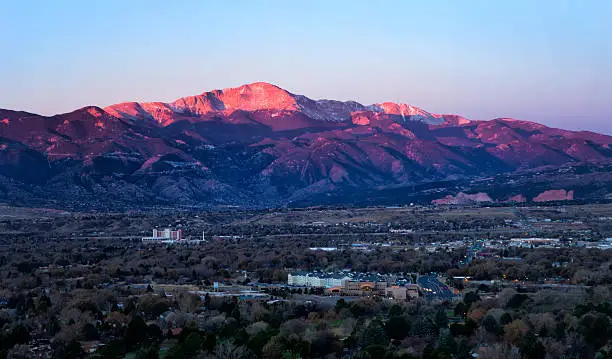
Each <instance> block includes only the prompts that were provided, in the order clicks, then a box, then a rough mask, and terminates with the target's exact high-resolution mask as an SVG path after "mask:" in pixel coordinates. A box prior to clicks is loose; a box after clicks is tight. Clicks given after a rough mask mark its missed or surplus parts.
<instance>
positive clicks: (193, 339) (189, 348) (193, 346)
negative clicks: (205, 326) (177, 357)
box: [183, 332, 202, 357]
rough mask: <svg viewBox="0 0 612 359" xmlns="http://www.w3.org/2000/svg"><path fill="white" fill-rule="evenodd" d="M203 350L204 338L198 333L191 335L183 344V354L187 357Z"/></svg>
mask: <svg viewBox="0 0 612 359" xmlns="http://www.w3.org/2000/svg"><path fill="white" fill-rule="evenodd" d="M201 348H202V338H201V337H200V334H198V333H196V332H192V333H190V334H189V335H188V336H187V338H186V339H185V342H183V352H184V354H185V356H186V357H192V356H194V355H196V354H197V353H198V352H199V351H200V349H201Z"/></svg>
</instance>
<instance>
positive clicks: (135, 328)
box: [123, 316, 147, 348]
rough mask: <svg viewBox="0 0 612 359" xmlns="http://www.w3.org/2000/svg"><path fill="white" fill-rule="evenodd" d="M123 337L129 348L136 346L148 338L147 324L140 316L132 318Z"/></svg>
mask: <svg viewBox="0 0 612 359" xmlns="http://www.w3.org/2000/svg"><path fill="white" fill-rule="evenodd" d="M123 337H124V339H125V344H126V345H127V347H128V348H134V347H136V346H137V345H138V344H140V343H142V342H144V341H145V340H146V339H147V324H146V323H145V321H144V320H143V319H142V318H141V317H139V316H136V317H134V318H132V320H131V321H130V323H129V324H128V326H127V328H126V330H125V334H124V336H123Z"/></svg>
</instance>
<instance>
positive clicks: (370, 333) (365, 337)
mask: <svg viewBox="0 0 612 359" xmlns="http://www.w3.org/2000/svg"><path fill="white" fill-rule="evenodd" d="M360 343H361V345H362V346H364V347H367V346H370V345H384V346H386V345H387V344H388V343H389V337H387V333H385V329H384V327H383V325H382V323H381V322H380V320H377V319H374V320H372V321H371V322H370V324H369V325H368V327H367V328H366V329H365V330H364V331H363V333H362V335H361V339H360Z"/></svg>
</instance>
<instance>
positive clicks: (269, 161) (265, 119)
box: [0, 83, 612, 209]
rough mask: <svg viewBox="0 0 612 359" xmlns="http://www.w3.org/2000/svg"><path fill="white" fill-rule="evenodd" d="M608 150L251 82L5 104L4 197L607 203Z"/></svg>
mask: <svg viewBox="0 0 612 359" xmlns="http://www.w3.org/2000/svg"><path fill="white" fill-rule="evenodd" d="M611 146H612V137H610V136H606V135H602V134H596V133H593V132H573V131H566V130H561V129H554V128H549V127H546V126H543V125H540V124H537V123H533V122H526V121H517V120H513V119H507V118H498V119H494V120H490V121H470V120H468V119H465V118H463V117H460V116H457V115H437V114H432V113H429V112H427V111H424V110H422V109H419V108H417V107H414V106H409V105H405V104H397V103H391V102H384V103H378V104H373V105H362V104H360V103H357V102H352V101H349V102H341V101H333V100H312V99H309V98H308V97H305V96H301V95H295V94H292V93H290V92H288V91H285V90H283V89H281V88H278V87H276V86H274V85H271V84H267V83H253V84H249V85H244V86H241V87H238V88H230V89H224V90H215V91H211V92H204V93H202V94H201V95H197V96H190V97H185V98H180V99H178V100H176V101H174V102H171V103H163V102H148V103H136V102H126V103H121V104H117V105H112V106H109V107H106V108H99V107H93V106H90V107H84V108H81V109H78V110H75V111H73V112H70V113H65V114H59V115H55V116H50V117H46V116H41V115H36V114H32V113H27V112H18V111H11V110H0V202H5V203H9V204H17V205H29V206H39V205H40V206H43V205H44V206H55V207H66V208H80V209H83V208H102V209H125V208H145V207H155V206H191V207H196V208H213V207H219V206H227V205H230V206H241V207H275V206H285V205H317V204H338V203H360V204H377V203H396V204H401V203H407V202H422V203H431V202H432V201H434V203H444V199H449V201H448V203H453V201H455V200H456V199H457V198H468V199H469V198H480V199H482V198H484V199H485V200H486V201H489V200H490V201H497V202H502V201H531V200H534V199H538V198H551V200H555V199H560V200H568V199H575V200H605V199H610V198H611V197H612V195H611V193H612V185H611V184H612V178H611V177H612V176H611V175H610V173H611V172H612V171H611V167H610V163H611V161H612V148H611ZM551 191H553V192H551ZM554 191H563V192H554ZM570 191H571V192H570ZM469 193H473V194H477V193H479V194H480V195H469ZM543 193H544V194H543ZM547 193H548V194H547ZM550 193H563V196H562V198H556V197H555V196H554V195H552V197H551V195H550ZM567 193H571V198H569V197H568V195H567ZM440 200H442V201H440Z"/></svg>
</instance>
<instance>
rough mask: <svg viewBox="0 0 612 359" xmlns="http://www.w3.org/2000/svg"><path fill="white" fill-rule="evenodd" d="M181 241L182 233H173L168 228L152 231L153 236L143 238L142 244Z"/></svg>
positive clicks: (177, 231)
mask: <svg viewBox="0 0 612 359" xmlns="http://www.w3.org/2000/svg"><path fill="white" fill-rule="evenodd" d="M182 239H183V231H181V230H180V229H178V230H176V231H174V230H172V229H170V228H166V229H164V230H161V231H160V230H158V229H154V230H153V236H151V237H143V238H142V241H143V242H175V241H180V240H182Z"/></svg>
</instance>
